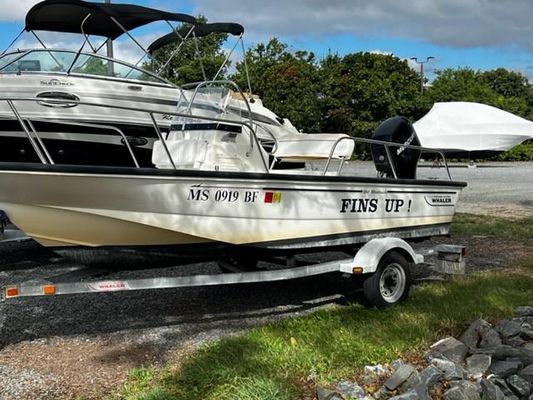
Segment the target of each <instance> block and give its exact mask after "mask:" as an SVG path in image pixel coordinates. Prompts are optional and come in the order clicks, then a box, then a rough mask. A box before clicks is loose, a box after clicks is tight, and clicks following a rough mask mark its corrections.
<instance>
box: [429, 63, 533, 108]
mask: <svg viewBox="0 0 533 400" xmlns="http://www.w3.org/2000/svg"><path fill="white" fill-rule="evenodd" d="M436 75H437V77H436V78H435V80H434V81H433V84H432V86H431V87H430V88H429V90H428V92H427V94H428V98H429V99H431V101H432V102H441V101H471V102H476V103H483V104H488V105H491V106H494V107H498V108H500V109H502V110H505V111H508V112H511V113H513V114H516V115H520V116H524V117H528V116H529V117H531V115H532V111H531V110H532V108H531V103H529V100H530V98H531V97H530V93H531V87H530V85H529V84H528V83H527V80H523V79H522V77H521V76H520V74H517V73H514V72H511V71H507V70H505V69H503V68H498V69H496V70H493V71H486V72H481V71H474V70H472V69H471V68H459V69H445V70H441V71H436ZM524 79H525V78H524Z"/></svg>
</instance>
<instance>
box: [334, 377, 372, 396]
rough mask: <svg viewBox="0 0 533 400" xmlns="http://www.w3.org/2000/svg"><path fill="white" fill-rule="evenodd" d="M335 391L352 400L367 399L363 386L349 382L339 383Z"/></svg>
mask: <svg viewBox="0 0 533 400" xmlns="http://www.w3.org/2000/svg"><path fill="white" fill-rule="evenodd" d="M335 390H336V391H337V393H339V394H340V395H342V396H343V397H348V398H352V399H364V398H365V397H366V394H365V391H364V389H363V388H362V387H361V386H359V385H358V384H356V383H353V382H349V381H344V382H339V383H338V384H337V386H336V387H335Z"/></svg>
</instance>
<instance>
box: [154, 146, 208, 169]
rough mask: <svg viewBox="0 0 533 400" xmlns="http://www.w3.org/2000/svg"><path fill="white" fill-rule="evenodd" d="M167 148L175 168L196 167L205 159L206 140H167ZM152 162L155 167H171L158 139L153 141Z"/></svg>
mask: <svg viewBox="0 0 533 400" xmlns="http://www.w3.org/2000/svg"><path fill="white" fill-rule="evenodd" d="M166 144H167V148H168V151H169V153H170V154H171V155H172V160H173V161H174V165H175V166H176V168H198V167H199V165H200V164H202V163H203V162H204V161H205V158H206V154H207V147H208V142H207V141H204V140H195V139H180V140H167V141H166ZM152 163H153V164H154V165H155V166H156V168H173V166H172V164H171V162H170V159H169V157H168V154H167V152H166V151H165V147H164V146H163V144H162V143H161V141H160V140H156V141H155V142H154V147H153V151H152Z"/></svg>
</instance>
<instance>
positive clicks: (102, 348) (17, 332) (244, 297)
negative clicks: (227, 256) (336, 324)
mask: <svg viewBox="0 0 533 400" xmlns="http://www.w3.org/2000/svg"><path fill="white" fill-rule="evenodd" d="M370 167H371V166H369V164H368V163H353V164H352V165H351V166H350V168H356V169H357V170H361V171H363V172H364V170H365V169H369V168H370ZM440 172H442V171H440V170H436V169H433V168H427V169H422V170H421V175H424V174H425V175H427V176H432V175H435V174H438V173H440ZM451 172H452V174H453V176H454V178H455V179H456V180H465V181H467V182H468V183H469V186H468V188H467V189H466V190H465V192H464V194H463V196H462V198H461V203H460V204H461V206H460V211H468V212H471V211H476V212H478V213H486V214H502V213H505V214H508V215H514V216H522V215H532V208H533V207H532V203H531V202H532V200H533V196H532V194H533V163H521V164H519V165H518V166H515V165H513V166H508V164H499V166H498V167H479V168H452V171H451ZM451 241H452V242H453V243H460V244H465V245H467V248H468V264H467V268H468V270H469V271H474V270H482V269H491V268H499V267H510V266H512V265H513V264H512V263H513V260H515V259H518V258H520V257H521V256H523V255H524V254H525V253H528V254H531V251H532V247H533V246H531V245H527V246H526V245H517V244H516V243H511V242H505V241H501V240H493V239H488V238H483V237H454V238H453V239H452V240H451ZM441 242H450V239H443V238H436V239H433V241H430V242H426V243H422V244H421V246H424V245H431V244H435V243H441ZM504 250H505V251H504ZM326 256H328V255H326ZM100 258H101V259H104V260H106V261H107V262H109V263H111V264H112V265H113V266H115V267H117V266H126V265H127V266H130V267H131V266H133V265H136V266H138V265H139V264H140V265H146V264H147V263H149V264H150V265H154V263H160V264H159V265H162V266H165V265H168V263H171V264H172V260H168V259H163V258H161V257H152V258H149V259H147V258H136V257H134V256H132V257H130V260H129V261H128V262H126V261H125V260H124V259H123V258H115V259H113V258H110V257H107V254H101V255H100ZM80 267H81V266H80V265H79V264H75V263H73V262H71V261H68V260H66V259H64V258H62V257H60V256H58V255H56V254H55V253H51V252H49V251H47V250H46V249H43V248H41V247H40V246H38V245H37V244H36V243H34V242H25V243H9V244H0V286H3V285H5V284H7V283H16V282H21V281H25V280H28V279H29V278H30V277H31V278H32V279H35V280H38V279H42V278H45V277H47V276H51V275H61V274H64V273H66V272H69V271H72V270H74V269H78V268H80ZM191 271H196V272H198V271H201V272H202V273H216V272H218V268H217V266H216V265H215V264H213V263H208V264H195V265H189V266H185V267H175V268H170V269H169V268H165V269H164V275H170V276H175V275H181V274H187V273H190V272H191ZM158 275H161V270H148V271H147V270H139V269H137V270H135V271H133V272H128V273H126V274H125V275H124V274H122V275H121V276H123V277H127V276H129V277H131V276H135V277H148V276H158ZM415 275H416V277H417V278H419V279H426V278H428V275H431V274H430V273H428V270H425V269H424V270H422V269H419V270H417V271H415ZM360 299H361V293H360V292H359V291H357V290H356V288H355V287H354V286H353V284H352V282H351V281H350V280H348V279H343V278H342V277H339V276H337V275H332V276H325V277H317V278H306V279H302V280H297V281H292V282H278V283H263V284H250V285H239V286H225V287H211V288H187V289H177V290H174V289H164V290H157V291H144V292H122V293H106V294H100V295H74V296H59V297H56V298H53V297H51V298H37V299H17V300H14V301H13V300H11V301H9V302H6V303H3V304H0V399H2V400H3V399H35V398H50V399H52V398H53V399H71V398H76V396H77V395H80V394H83V395H84V397H86V398H100V397H101V396H102V395H103V394H105V393H108V392H109V391H110V390H112V389H114V388H117V387H118V386H119V385H120V384H121V383H122V382H123V381H124V379H125V378H126V375H127V371H128V370H129V369H131V368H134V367H140V366H152V365H161V364H163V363H165V362H167V361H169V360H172V361H175V362H179V360H180V358H182V357H184V356H185V355H187V354H189V353H190V352H191V351H193V350H194V349H196V348H197V347H198V345H200V344H202V343H205V342H207V341H210V340H216V339H218V338H220V337H223V336H226V335H231V334H235V333H238V332H240V331H242V330H244V329H248V328H250V327H254V326H259V325H262V324H264V323H266V322H269V321H273V320H277V319H280V318H285V317H288V316H296V315H303V314H307V313H310V312H313V311H315V310H317V309H320V308H325V307H331V306H333V305H336V304H345V303H346V301H360Z"/></svg>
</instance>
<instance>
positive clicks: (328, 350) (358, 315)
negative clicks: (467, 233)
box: [113, 222, 533, 400]
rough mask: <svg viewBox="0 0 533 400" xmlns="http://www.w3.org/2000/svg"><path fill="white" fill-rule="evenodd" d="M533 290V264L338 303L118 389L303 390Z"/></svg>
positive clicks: (244, 393) (251, 397)
mask: <svg viewBox="0 0 533 400" xmlns="http://www.w3.org/2000/svg"><path fill="white" fill-rule="evenodd" d="M463 223H464V222H463ZM532 293H533V271H532V270H531V269H523V270H522V271H521V272H520V273H513V274H509V273H505V272H492V273H483V274H477V275H473V276H470V277H465V278H459V279H456V280H454V281H452V282H444V283H432V284H426V285H422V286H418V287H416V288H414V290H413V291H412V294H411V296H410V298H409V299H408V301H407V302H405V303H403V304H402V305H400V306H397V307H393V308H391V309H387V310H376V309H366V308H364V307H363V306H361V305H358V304H354V305H350V306H336V307H333V308H331V309H325V310H321V311H318V312H315V313H313V314H312V315H309V316H305V317H300V318H291V319H286V320H283V321H280V322H276V323H272V324H269V325H266V326H264V327H261V328H256V329H252V330H251V331H249V332H247V333H245V334H243V335H242V336H238V337H230V338H226V339H223V340H221V341H219V342H216V343H212V344H209V345H206V346H204V347H202V348H201V349H200V350H199V351H197V352H196V353H195V354H194V355H192V356H191V357H190V358H189V359H188V360H186V361H185V362H184V363H183V364H182V365H181V367H180V368H179V370H178V372H176V369H175V368H174V369H172V368H168V369H166V370H163V371H160V372H159V373H158V374H159V375H158V379H157V386H155V387H154V386H152V387H150V385H148V386H145V385H138V386H137V387H138V389H139V390H138V391H136V392H132V390H131V387H133V386H130V389H129V390H126V391H122V392H121V393H119V394H117V395H116V396H113V397H114V398H120V399H153V400H156V399H167V398H173V399H178V400H179V399H187V400H192V399H202V400H208V399H213V400H214V399H217V400H219V399H222V400H224V399H238V400H245V399H246V400H267V399H281V400H285V399H292V398H297V397H299V396H300V395H301V394H302V390H304V389H303V388H304V387H305V384H304V383H303V382H305V380H306V379H307V377H309V376H312V377H313V379H314V380H315V381H318V382H320V383H323V384H324V383H325V384H327V383H329V382H333V381H336V380H339V379H344V378H350V377H352V376H354V375H355V374H356V373H357V371H358V369H360V368H362V367H363V366H364V365H367V364H374V363H382V362H387V361H391V360H393V359H395V358H397V357H400V356H401V355H402V354H407V353H411V352H413V351H416V350H419V349H422V348H425V347H426V346H427V345H429V344H430V343H431V342H433V341H435V340H436V339H438V338H441V337H443V336H445V335H448V334H457V333H459V332H460V331H461V330H462V329H464V328H465V324H466V323H467V322H468V321H471V320H473V319H476V318H485V319H488V320H495V319H498V318H502V317H505V316H509V315H510V314H511V312H512V310H513V308H514V307H516V306H520V305H526V304H531V299H532ZM130 382H131V379H130ZM130 382H128V384H127V385H129V384H130ZM158 396H159V397H158ZM166 396H168V397H166Z"/></svg>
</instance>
